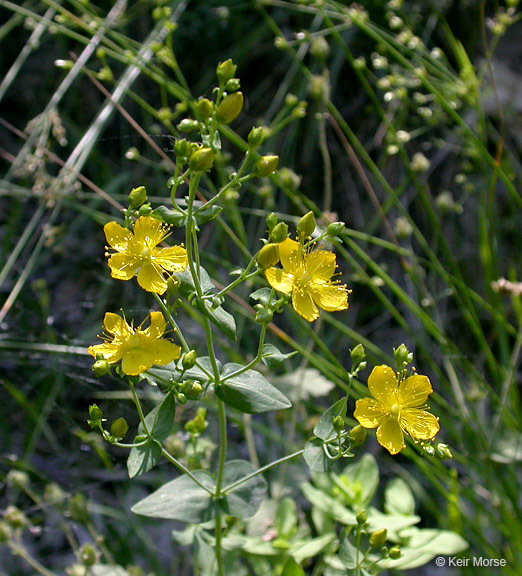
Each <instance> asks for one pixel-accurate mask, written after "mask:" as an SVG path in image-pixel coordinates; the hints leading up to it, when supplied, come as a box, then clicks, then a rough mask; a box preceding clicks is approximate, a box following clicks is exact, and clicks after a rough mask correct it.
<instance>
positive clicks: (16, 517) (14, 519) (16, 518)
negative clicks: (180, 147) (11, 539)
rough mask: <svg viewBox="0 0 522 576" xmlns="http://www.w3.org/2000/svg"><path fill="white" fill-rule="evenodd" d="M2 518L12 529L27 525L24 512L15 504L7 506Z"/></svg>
mask: <svg viewBox="0 0 522 576" xmlns="http://www.w3.org/2000/svg"><path fill="white" fill-rule="evenodd" d="M4 520H5V522H6V523H7V525H8V526H9V527H10V528H12V529H13V530H17V529H19V528H25V527H26V526H28V525H29V521H28V520H27V518H26V516H25V514H24V513H23V512H22V511H21V510H20V509H19V508H17V507H16V506H8V507H7V509H6V511H5V512H4Z"/></svg>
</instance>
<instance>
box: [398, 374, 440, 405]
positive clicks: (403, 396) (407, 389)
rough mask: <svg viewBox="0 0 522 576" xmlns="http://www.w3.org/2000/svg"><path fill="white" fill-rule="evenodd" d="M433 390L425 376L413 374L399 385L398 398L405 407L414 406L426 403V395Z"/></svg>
mask: <svg viewBox="0 0 522 576" xmlns="http://www.w3.org/2000/svg"><path fill="white" fill-rule="evenodd" d="M432 392H433V388H432V387H431V384H430V380H429V378H428V377H427V376H421V375H419V374H413V376H410V377H409V378H406V380H404V381H403V382H401V385H400V386H399V398H400V402H401V405H402V406H403V407H405V408H415V407H418V406H422V405H423V404H426V401H427V400H428V396H429V395H430V394H431V393H432Z"/></svg>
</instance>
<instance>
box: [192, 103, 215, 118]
mask: <svg viewBox="0 0 522 576" xmlns="http://www.w3.org/2000/svg"><path fill="white" fill-rule="evenodd" d="M213 113H214V102H212V101H211V100H209V99H208V98H202V99H201V100H198V101H197V102H196V114H197V116H198V117H199V118H201V120H206V119H207V118H210V117H211V116H212V114H213Z"/></svg>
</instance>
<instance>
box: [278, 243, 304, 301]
mask: <svg viewBox="0 0 522 576" xmlns="http://www.w3.org/2000/svg"><path fill="white" fill-rule="evenodd" d="M277 246H278V248H279V260H280V261H281V266H282V267H283V268H284V270H285V272H287V273H288V274H295V272H296V271H297V270H299V268H300V267H301V263H302V258H303V249H302V247H301V245H300V244H299V242H296V241H295V240H291V239H290V238H287V239H286V240H283V242H279V244H278V245H277ZM276 290H277V288H276Z"/></svg>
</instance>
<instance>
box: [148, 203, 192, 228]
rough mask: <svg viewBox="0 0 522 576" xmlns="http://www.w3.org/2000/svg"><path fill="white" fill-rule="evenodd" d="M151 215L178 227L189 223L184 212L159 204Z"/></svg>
mask: <svg viewBox="0 0 522 576" xmlns="http://www.w3.org/2000/svg"><path fill="white" fill-rule="evenodd" d="M151 216H152V217H153V218H155V219H156V220H159V221H160V222H164V223H165V224H172V225H173V226H176V227H178V228H181V226H185V224H186V223H187V217H186V216H185V215H184V214H182V213H181V212H178V211H173V210H170V209H169V208H167V207H166V206H158V207H157V208H156V209H155V210H153V211H152V214H151Z"/></svg>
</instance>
